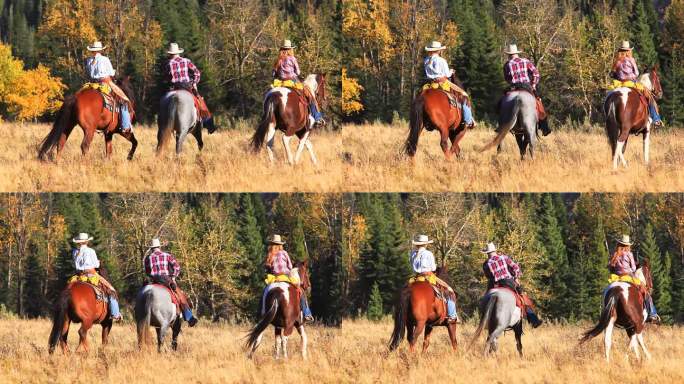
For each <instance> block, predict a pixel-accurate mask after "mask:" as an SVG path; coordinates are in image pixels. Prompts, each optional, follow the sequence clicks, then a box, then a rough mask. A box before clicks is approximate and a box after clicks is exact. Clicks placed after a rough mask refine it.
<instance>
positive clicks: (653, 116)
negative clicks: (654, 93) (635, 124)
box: [648, 104, 662, 123]
mask: <svg viewBox="0 0 684 384" xmlns="http://www.w3.org/2000/svg"><path fill="white" fill-rule="evenodd" d="M648 114H649V115H651V119H653V122H654V123H657V122H659V121H662V120H661V118H660V115H659V114H658V111H656V108H655V105H653V104H649V105H648Z"/></svg>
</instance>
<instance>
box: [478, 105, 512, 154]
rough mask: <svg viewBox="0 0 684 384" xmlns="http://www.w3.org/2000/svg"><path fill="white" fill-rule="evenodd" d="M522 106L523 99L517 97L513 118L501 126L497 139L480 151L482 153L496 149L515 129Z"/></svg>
mask: <svg viewBox="0 0 684 384" xmlns="http://www.w3.org/2000/svg"><path fill="white" fill-rule="evenodd" d="M521 104H522V99H521V98H520V97H516V98H515V99H514V100H513V107H512V109H511V116H510V119H509V120H508V121H507V122H504V123H503V124H500V126H499V131H498V132H497V134H496V137H495V138H494V140H492V141H491V142H490V143H489V144H487V145H485V146H484V147H482V148H481V149H480V152H484V151H486V150H488V149H490V148H492V147H496V146H498V145H499V144H501V142H502V141H503V139H504V138H505V137H506V134H507V133H508V132H510V130H511V129H513V127H515V123H516V122H517V121H518V113H520V106H521Z"/></svg>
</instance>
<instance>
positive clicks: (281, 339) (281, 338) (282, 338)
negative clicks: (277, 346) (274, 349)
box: [280, 332, 287, 359]
mask: <svg viewBox="0 0 684 384" xmlns="http://www.w3.org/2000/svg"><path fill="white" fill-rule="evenodd" d="M280 341H281V342H282V344H283V346H282V350H283V359H287V336H285V332H283V335H282V336H281V337H280Z"/></svg>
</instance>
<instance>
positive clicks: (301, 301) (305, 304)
mask: <svg viewBox="0 0 684 384" xmlns="http://www.w3.org/2000/svg"><path fill="white" fill-rule="evenodd" d="M299 307H300V308H301V309H302V313H303V314H304V317H308V316H312V315H311V308H309V303H308V302H307V301H306V294H305V293H304V292H302V297H301V298H300V299H299Z"/></svg>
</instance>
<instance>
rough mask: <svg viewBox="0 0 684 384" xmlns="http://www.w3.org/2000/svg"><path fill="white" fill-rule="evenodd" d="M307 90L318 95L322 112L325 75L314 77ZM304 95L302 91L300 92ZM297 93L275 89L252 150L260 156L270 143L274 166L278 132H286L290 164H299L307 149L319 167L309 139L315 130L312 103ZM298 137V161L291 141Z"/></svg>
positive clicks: (308, 78) (268, 96) (312, 76)
mask: <svg viewBox="0 0 684 384" xmlns="http://www.w3.org/2000/svg"><path fill="white" fill-rule="evenodd" d="M303 83H304V86H305V87H308V88H309V90H310V91H311V94H312V95H314V97H315V98H316V101H317V102H318V105H319V107H320V108H321V109H323V106H324V104H325V101H326V95H325V74H311V75H309V76H307V77H306V79H305V80H304V82H303ZM300 92H301V91H300ZM300 92H296V91H293V90H292V89H290V88H286V87H276V88H273V89H271V90H270V91H269V92H268V94H267V95H266V99H265V100H264V113H263V115H262V117H261V122H260V123H259V126H258V127H257V130H256V132H254V136H252V141H251V145H252V149H253V150H254V152H258V151H259V150H260V149H261V147H262V146H263V144H264V142H266V149H267V150H268V157H269V159H270V160H271V162H273V160H274V158H273V142H274V138H275V133H276V130H280V131H282V132H283V134H284V135H283V145H284V146H285V152H286V153H287V161H288V163H290V164H291V165H293V164H296V163H298V162H299V157H300V156H301V154H302V151H303V150H304V147H306V149H308V150H309V154H310V155H311V161H312V162H313V163H314V165H315V164H317V162H318V161H317V160H316V155H315V154H314V150H313V144H311V139H310V138H309V135H310V134H311V130H312V128H313V127H314V118H313V116H311V115H310V113H309V105H308V104H309V103H308V101H307V100H306V98H305V97H304V96H303V92H302V93H300ZM294 135H297V137H298V138H299V145H298V146H297V152H296V153H295V155H294V157H293V156H292V151H291V150H290V140H292V136H294Z"/></svg>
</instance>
